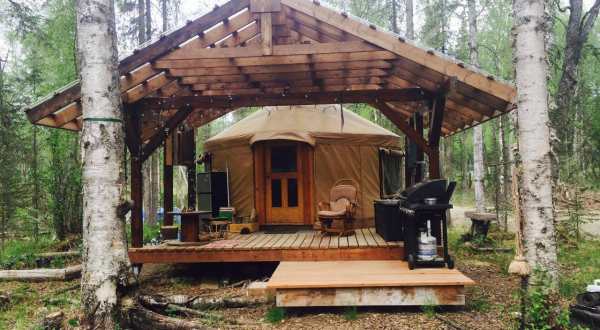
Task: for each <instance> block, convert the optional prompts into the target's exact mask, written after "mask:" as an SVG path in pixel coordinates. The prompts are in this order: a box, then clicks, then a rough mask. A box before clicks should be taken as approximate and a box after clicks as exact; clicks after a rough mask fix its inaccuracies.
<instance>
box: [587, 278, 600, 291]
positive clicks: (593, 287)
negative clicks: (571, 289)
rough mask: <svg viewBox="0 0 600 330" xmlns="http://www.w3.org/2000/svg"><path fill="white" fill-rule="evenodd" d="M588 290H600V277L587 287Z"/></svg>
mask: <svg viewBox="0 0 600 330" xmlns="http://www.w3.org/2000/svg"><path fill="white" fill-rule="evenodd" d="M586 289H587V290H586V291H587V292H600V279H598V280H595V281H594V284H590V285H588V286H587V288H586Z"/></svg>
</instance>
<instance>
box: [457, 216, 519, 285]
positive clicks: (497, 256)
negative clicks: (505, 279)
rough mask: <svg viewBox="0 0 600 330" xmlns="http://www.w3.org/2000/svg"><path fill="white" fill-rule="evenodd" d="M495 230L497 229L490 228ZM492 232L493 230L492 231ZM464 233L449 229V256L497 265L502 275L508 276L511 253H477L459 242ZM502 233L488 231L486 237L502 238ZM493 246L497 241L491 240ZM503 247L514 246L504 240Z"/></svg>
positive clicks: (512, 243) (509, 241) (460, 230)
mask: <svg viewBox="0 0 600 330" xmlns="http://www.w3.org/2000/svg"><path fill="white" fill-rule="evenodd" d="M492 228H497V227H492ZM492 230H493V229H492ZM463 233H464V229H457V228H450V229H449V231H448V245H449V248H450V251H451V254H453V255H454V256H455V258H456V259H458V260H478V261H482V262H487V263H492V264H495V265H498V267H499V268H500V272H501V274H502V275H505V276H508V275H509V274H508V266H509V265H510V262H511V261H512V260H513V257H514V253H513V252H512V251H511V252H491V251H486V252H479V251H476V250H473V249H471V248H469V247H466V246H465V245H464V243H463V242H462V241H461V239H460V237H461V235H462V234H463ZM503 235H505V234H504V233H500V232H493V231H490V233H489V234H488V237H490V238H494V237H495V236H503ZM491 241H492V242H493V244H491V245H498V244H497V240H493V239H492V240H491ZM502 245H503V246H505V247H512V246H513V245H514V241H513V240H504V242H503V244H502Z"/></svg>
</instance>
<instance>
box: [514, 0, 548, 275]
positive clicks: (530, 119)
mask: <svg viewBox="0 0 600 330" xmlns="http://www.w3.org/2000/svg"><path fill="white" fill-rule="evenodd" d="M547 4H548V2H547V1H544V0H514V1H513V15H514V26H513V38H514V44H513V47H514V62H515V71H516V76H515V81H516V85H517V106H518V112H517V121H518V123H517V125H518V140H519V142H518V144H519V148H518V150H519V156H520V162H521V164H520V166H521V173H522V174H521V178H520V182H519V190H520V193H521V201H520V202H521V211H522V214H523V218H524V222H525V223H524V228H523V243H524V247H525V257H526V258H527V261H528V262H529V264H530V265H531V266H532V268H534V269H536V268H537V269H540V270H542V271H545V272H546V273H547V275H549V276H550V278H551V279H552V281H553V283H551V284H556V282H557V281H558V269H557V259H556V238H555V233H554V212H553V201H552V161H551V150H550V127H549V116H548V82H547V77H548V61H547V46H548V32H549V31H550V28H551V21H550V15H548V12H547V9H548V8H547V7H546V6H547Z"/></svg>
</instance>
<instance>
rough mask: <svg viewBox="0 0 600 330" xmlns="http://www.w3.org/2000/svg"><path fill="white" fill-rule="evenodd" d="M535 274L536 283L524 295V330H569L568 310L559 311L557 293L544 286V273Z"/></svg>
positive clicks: (537, 272)
mask: <svg viewBox="0 0 600 330" xmlns="http://www.w3.org/2000/svg"><path fill="white" fill-rule="evenodd" d="M535 272H536V278H537V279H538V283H535V284H530V289H529V291H528V293H527V294H526V304H527V305H526V306H527V308H526V313H525V324H526V329H528V330H550V329H569V313H568V310H561V306H560V302H559V296H558V293H557V292H556V291H555V290H554V289H553V288H552V287H550V286H547V285H546V283H545V282H546V280H545V279H547V277H546V276H545V275H544V273H542V272H540V271H537V270H536V271H535Z"/></svg>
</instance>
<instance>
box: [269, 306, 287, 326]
mask: <svg viewBox="0 0 600 330" xmlns="http://www.w3.org/2000/svg"><path fill="white" fill-rule="evenodd" d="M283 319H285V309H283V308H281V307H271V308H269V310H268V311H267V314H265V321H267V322H269V323H271V324H277V323H279V322H281V321H283Z"/></svg>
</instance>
